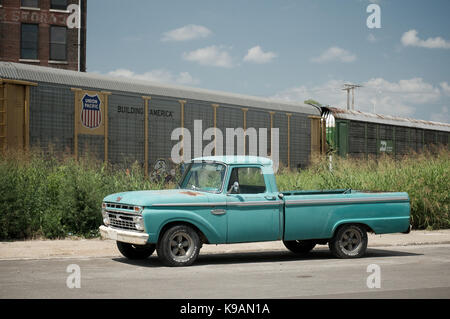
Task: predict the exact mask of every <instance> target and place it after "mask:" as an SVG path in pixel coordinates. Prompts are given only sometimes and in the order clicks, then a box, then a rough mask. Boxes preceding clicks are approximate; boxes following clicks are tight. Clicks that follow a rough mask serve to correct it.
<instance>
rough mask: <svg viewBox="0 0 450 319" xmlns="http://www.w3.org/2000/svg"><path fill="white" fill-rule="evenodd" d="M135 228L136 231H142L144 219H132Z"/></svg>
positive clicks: (135, 217) (140, 217) (138, 217)
mask: <svg viewBox="0 0 450 319" xmlns="http://www.w3.org/2000/svg"><path fill="white" fill-rule="evenodd" d="M133 221H134V224H135V227H136V229H137V230H140V231H143V230H145V228H144V217H142V216H134V218H133Z"/></svg>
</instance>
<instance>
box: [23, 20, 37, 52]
mask: <svg viewBox="0 0 450 319" xmlns="http://www.w3.org/2000/svg"><path fill="white" fill-rule="evenodd" d="M21 33H22V35H21V46H20V51H21V52H20V58H21V59H28V60H37V59H38V50H39V25H37V24H26V23H23V24H22V31H21Z"/></svg>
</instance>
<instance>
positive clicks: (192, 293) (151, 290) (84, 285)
mask: <svg viewBox="0 0 450 319" xmlns="http://www.w3.org/2000/svg"><path fill="white" fill-rule="evenodd" d="M0 287H1V288H0V298H2V299H3V298H13V299H14V298H63V299H65V298H69V299H71V298H88V299H89V298H158V299H159V298H163V299H185V298H188V299H191V298H200V299H214V298H220V299H234V298H239V299H242V298H244V299H247V298H252V299H253V298H255V299H260V298H283V299H288V298H446V299H447V298H450V244H428V245H408V246H386V247H382V246H380V247H369V249H368V253H367V255H366V257H364V258H360V259H351V260H343V259H336V258H334V257H333V256H332V255H331V253H330V252H329V250H328V249H327V248H326V246H318V248H316V249H314V250H313V251H312V252H311V254H310V255H309V256H307V257H299V256H296V255H294V254H292V253H290V252H288V251H286V250H278V249H272V250H271V249H268V250H264V251H241V252H221V253H208V252H205V253H202V254H201V255H200V257H199V259H198V260H197V262H196V263H195V264H194V265H193V266H191V267H184V268H169V267H163V266H162V265H161V263H160V262H159V260H158V259H157V257H156V254H154V255H153V256H151V257H150V258H148V259H146V260H142V261H130V260H127V259H125V258H122V257H120V256H111V257H78V256H71V257H68V258H67V257H66V258H65V257H54V258H44V259H20V260H18V259H3V260H0Z"/></svg>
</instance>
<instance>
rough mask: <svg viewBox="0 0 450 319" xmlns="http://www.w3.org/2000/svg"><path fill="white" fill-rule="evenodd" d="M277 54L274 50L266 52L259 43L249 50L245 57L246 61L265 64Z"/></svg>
mask: <svg viewBox="0 0 450 319" xmlns="http://www.w3.org/2000/svg"><path fill="white" fill-rule="evenodd" d="M276 56H277V54H276V53H274V52H264V51H263V50H262V49H261V47H260V46H259V45H257V46H255V47H253V48H251V49H249V50H248V52H247V55H246V56H245V57H244V61H246V62H252V63H258V64H264V63H269V62H270V61H272V60H273V59H274V58H276Z"/></svg>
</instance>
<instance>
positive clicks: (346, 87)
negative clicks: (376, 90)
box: [342, 84, 362, 111]
mask: <svg viewBox="0 0 450 319" xmlns="http://www.w3.org/2000/svg"><path fill="white" fill-rule="evenodd" d="M360 87H362V85H359V84H344V88H343V89H342V91H347V110H350V91H352V110H353V111H354V110H355V88H360Z"/></svg>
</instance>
